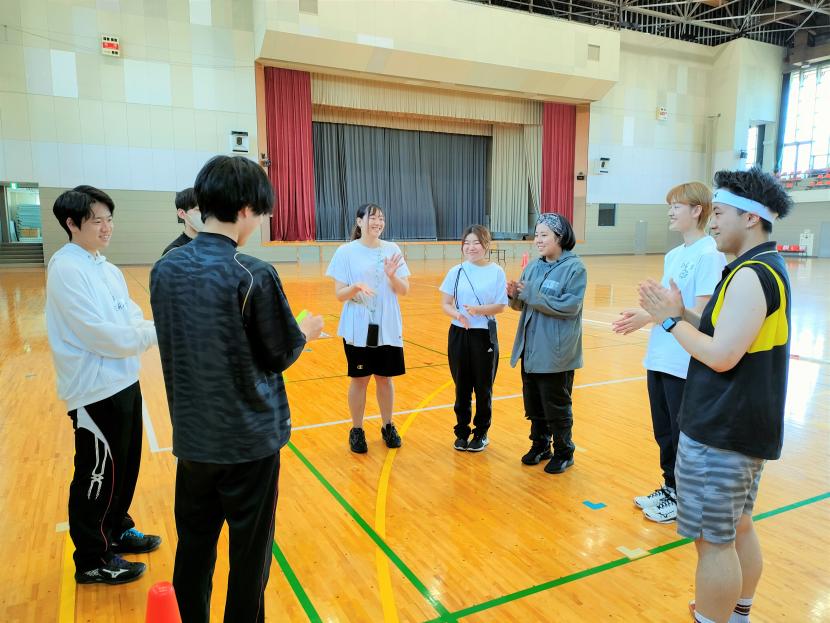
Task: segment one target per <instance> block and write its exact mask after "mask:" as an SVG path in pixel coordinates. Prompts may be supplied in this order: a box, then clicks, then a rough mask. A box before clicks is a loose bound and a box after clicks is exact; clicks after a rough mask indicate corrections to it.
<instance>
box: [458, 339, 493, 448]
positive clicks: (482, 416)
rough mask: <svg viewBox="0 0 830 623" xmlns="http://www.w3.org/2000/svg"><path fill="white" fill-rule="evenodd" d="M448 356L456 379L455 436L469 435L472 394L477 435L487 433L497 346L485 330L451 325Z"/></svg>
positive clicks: (464, 437)
mask: <svg viewBox="0 0 830 623" xmlns="http://www.w3.org/2000/svg"><path fill="white" fill-rule="evenodd" d="M447 358H448V359H449V363H450V374H452V380H453V381H455V420H456V424H455V436H456V437H460V438H462V439H466V438H467V437H469V436H470V432H471V431H470V420H471V419H472V405H471V399H472V394H473V392H474V391H475V395H476V415H475V419H472V421H473V425H474V426H475V430H474V431H472V432H473V434H474V435H476V436H483V435H485V434H487V431H488V430H489V429H490V423H491V422H492V419H493V381H495V379H496V371H497V370H498V367H499V347H498V344H496V345H495V346H494V345H492V344H491V343H490V332H489V331H488V330H487V329H462V328H461V327H457V326H455V325H454V324H451V325H450V331H449V335H448V336H447Z"/></svg>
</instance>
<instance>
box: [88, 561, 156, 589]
mask: <svg viewBox="0 0 830 623" xmlns="http://www.w3.org/2000/svg"><path fill="white" fill-rule="evenodd" d="M145 571H147V565H145V564H144V563H143V562H130V561H129V560H124V559H123V558H121V556H113V558H112V560H110V561H109V562H108V563H107V564H105V565H103V566H101V567H95V568H94V569H89V570H88V571H76V572H75V581H76V582H77V583H78V584H126V583H127V582H133V581H134V580H137V579H138V578H140V577H141V576H142V575H144V572H145Z"/></svg>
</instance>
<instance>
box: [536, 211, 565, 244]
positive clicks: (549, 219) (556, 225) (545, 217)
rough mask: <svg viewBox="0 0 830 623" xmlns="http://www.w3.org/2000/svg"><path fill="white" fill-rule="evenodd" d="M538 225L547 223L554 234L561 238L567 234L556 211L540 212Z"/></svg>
mask: <svg viewBox="0 0 830 623" xmlns="http://www.w3.org/2000/svg"><path fill="white" fill-rule="evenodd" d="M536 224H537V225H546V226H547V227H548V229H550V230H551V231H552V232H553V233H554V234H556V235H557V236H559V237H560V238H561V237H562V236H563V235H564V234H565V228H564V227H563V226H562V219H561V218H559V215H558V214H556V213H554V212H545V213H544V214H540V215H539V218H538V219H537V220H536Z"/></svg>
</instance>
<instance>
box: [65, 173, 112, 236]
mask: <svg viewBox="0 0 830 623" xmlns="http://www.w3.org/2000/svg"><path fill="white" fill-rule="evenodd" d="M93 203H103V204H104V205H105V206H107V207H108V208H109V209H110V214H115V203H114V202H113V200H112V198H111V197H110V196H109V195H108V194H107V193H105V192H104V191H103V190H99V189H98V188H95V187H94V186H86V185H82V186H76V187H75V188H73V189H72V190H67V191H66V192H63V193H61V194H60V195H58V198H57V199H55V205H53V206H52V214H54V215H55V218H56V219H58V223H60V225H61V227H63V230H64V231H65V232H66V233H67V235H68V236H69V239H70V240H72V232H71V231H70V230H69V226H68V225H67V224H66V220H67V219H70V220H71V221H72V222H73V223H75V227H77V228H78V229H80V228H81V225H82V224H83V222H84V221H86V220H89V219H91V218H92V216H93V212H92V204H93Z"/></svg>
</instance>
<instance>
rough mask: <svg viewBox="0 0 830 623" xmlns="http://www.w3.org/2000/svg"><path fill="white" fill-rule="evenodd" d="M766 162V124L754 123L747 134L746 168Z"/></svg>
mask: <svg viewBox="0 0 830 623" xmlns="http://www.w3.org/2000/svg"><path fill="white" fill-rule="evenodd" d="M763 163H764V126H763V125H754V126H752V127H751V128H749V131H748V132H747V135H746V168H747V170H749V169H751V168H752V167H754V166H756V165H757V166H759V167H760V166H761V165H762V164H763Z"/></svg>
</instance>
